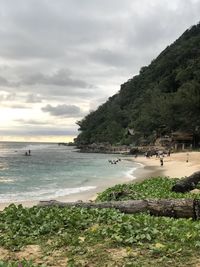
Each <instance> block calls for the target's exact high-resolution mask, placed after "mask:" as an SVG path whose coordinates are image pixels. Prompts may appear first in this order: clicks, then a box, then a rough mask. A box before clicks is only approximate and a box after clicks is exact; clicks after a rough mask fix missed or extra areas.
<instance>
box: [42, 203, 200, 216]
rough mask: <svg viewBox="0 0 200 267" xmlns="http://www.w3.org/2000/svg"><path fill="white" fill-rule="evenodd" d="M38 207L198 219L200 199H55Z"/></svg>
mask: <svg viewBox="0 0 200 267" xmlns="http://www.w3.org/2000/svg"><path fill="white" fill-rule="evenodd" d="M38 205H39V206H40V207H52V206H58V207H81V208H95V209H96V208H99V209H102V208H114V209H117V210H119V211H121V212H124V213H129V214H134V213H138V212H145V211H149V212H150V214H151V215H155V216H167V217H173V218H193V219H194V220H197V219H200V200H193V199H160V200H156V199H146V200H129V201H111V202H101V203H94V202H80V201H79V202H59V201H56V200H50V201H40V203H39V204H38Z"/></svg>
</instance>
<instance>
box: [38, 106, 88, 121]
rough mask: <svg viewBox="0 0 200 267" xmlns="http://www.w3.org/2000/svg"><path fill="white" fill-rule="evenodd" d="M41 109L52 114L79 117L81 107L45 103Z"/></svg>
mask: <svg viewBox="0 0 200 267" xmlns="http://www.w3.org/2000/svg"><path fill="white" fill-rule="evenodd" d="M42 111H44V112H49V113H50V114H51V115H53V116H64V117H68V118H75V117H81V116H82V115H83V113H81V109H80V108H79V107H77V106H75V105H65V104H63V105H57V106H55V107H53V106H51V105H47V106H45V107H43V108H42Z"/></svg>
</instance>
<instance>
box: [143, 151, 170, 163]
mask: <svg viewBox="0 0 200 267" xmlns="http://www.w3.org/2000/svg"><path fill="white" fill-rule="evenodd" d="M170 155H171V151H170V149H169V150H168V151H158V150H149V151H147V152H146V153H145V156H146V158H150V157H152V156H156V158H159V159H160V166H161V167H162V166H163V164H164V157H165V156H168V157H170Z"/></svg>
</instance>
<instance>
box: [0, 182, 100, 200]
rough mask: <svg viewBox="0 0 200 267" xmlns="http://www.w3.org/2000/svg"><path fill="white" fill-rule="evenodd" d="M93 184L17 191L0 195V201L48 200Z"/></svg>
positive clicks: (81, 190)
mask: <svg viewBox="0 0 200 267" xmlns="http://www.w3.org/2000/svg"><path fill="white" fill-rule="evenodd" d="M95 188H96V187H95V186H85V187H77V188H65V189H47V190H44V189H43V190H42V189H40V190H35V191H31V192H18V193H13V194H3V195H0V203H6V202H20V201H29V200H31V201H34V200H49V199H52V198H58V197H64V196H68V195H71V194H76V193H81V192H84V191H90V190H93V189H95Z"/></svg>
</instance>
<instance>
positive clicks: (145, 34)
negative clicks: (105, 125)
mask: <svg viewBox="0 0 200 267" xmlns="http://www.w3.org/2000/svg"><path fill="white" fill-rule="evenodd" d="M199 14H200V0H58V1H56V0H18V1H14V0H0V40H1V42H0V141H41V142H42V141H45V142H46V141H50V142H68V141H72V140H73V138H74V137H75V136H76V135H77V134H78V126H77V125H76V122H77V121H79V120H81V119H82V118H83V117H84V116H85V115H87V114H88V113H89V112H91V111H92V110H95V109H96V108H97V107H98V106H99V105H100V104H102V103H104V102H105V101H106V100H107V99H108V97H110V96H112V95H113V94H115V93H117V92H118V91H119V90H120V85H121V84H122V83H124V82H126V81H127V80H128V79H130V78H132V77H133V76H134V75H136V74H138V73H139V70H140V68H141V67H142V66H146V65H149V64H150V63H151V61H152V60H153V59H154V58H156V57H157V56H158V54H159V53H160V52H161V51H162V50H163V49H165V48H166V46H168V45H169V44H171V43H172V42H174V41H175V40H176V39H177V38H178V37H179V36H180V35H181V34H182V33H183V32H184V31H185V30H186V29H187V28H189V27H191V26H192V25H194V24H197V23H198V22H199V20H200V18H199Z"/></svg>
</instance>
